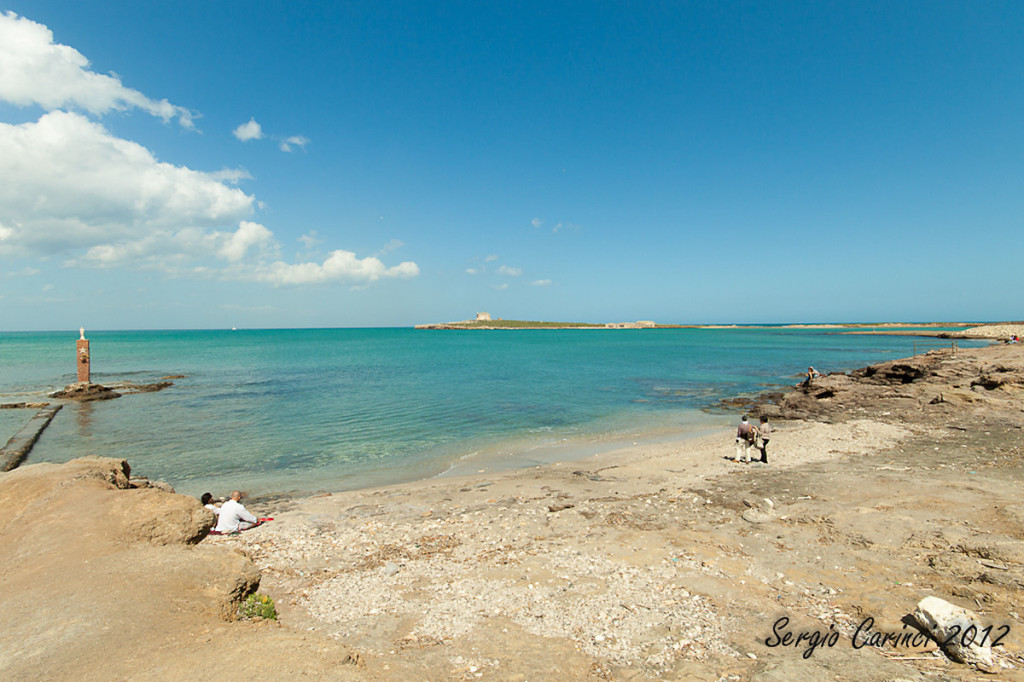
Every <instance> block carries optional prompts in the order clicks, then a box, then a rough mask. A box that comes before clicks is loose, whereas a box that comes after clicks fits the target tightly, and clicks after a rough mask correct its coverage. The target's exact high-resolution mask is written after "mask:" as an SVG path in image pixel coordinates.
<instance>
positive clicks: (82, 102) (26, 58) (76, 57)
mask: <svg viewBox="0 0 1024 682" xmlns="http://www.w3.org/2000/svg"><path fill="white" fill-rule="evenodd" d="M0 100H4V101H6V102H10V103H11V104H15V105H18V106H31V105H37V106H40V107H42V108H43V109H46V110H47V111H52V110H54V109H60V108H72V109H82V110H84V111H87V112H89V113H91V114H93V115H97V116H98V115H103V114H106V113H108V112H110V111H124V110H127V109H141V110H142V111H145V112H147V113H149V114H151V115H153V116H157V117H159V118H161V119H163V120H164V121H169V120H171V119H175V118H176V119H178V122H179V123H180V124H181V125H182V126H184V127H186V128H191V127H192V126H193V123H192V113H191V112H190V111H189V110H188V109H185V108H184V107H179V106H175V105H173V104H171V103H170V102H168V101H167V100H166V99H164V100H159V101H158V100H153V99H150V98H149V97H146V96H145V95H143V94H142V93H141V92H139V91H137V90H133V89H131V88H126V87H125V86H124V85H123V84H122V83H121V80H120V79H119V78H118V77H117V76H115V75H104V74H99V73H95V72H93V71H91V70H89V60H88V59H86V58H85V57H84V56H83V55H82V53H80V52H79V51H78V50H76V49H74V48H72V47H68V46H67V45H61V44H59V43H55V42H54V40H53V33H52V32H51V31H50V29H48V28H47V27H46V26H44V25H42V24H37V23H36V22H34V21H31V20H29V19H26V18H24V17H20V16H18V15H17V14H15V13H14V12H2V13H0Z"/></svg>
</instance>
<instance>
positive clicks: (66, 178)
mask: <svg viewBox="0 0 1024 682" xmlns="http://www.w3.org/2000/svg"><path fill="white" fill-rule="evenodd" d="M88 66H89V62H88V60H86V59H85V57H83V56H82V55H81V54H80V53H78V52H77V51H76V50H74V49H72V48H70V47H67V46H64V45H58V44H56V43H54V42H53V35H52V33H51V32H50V31H49V29H47V28H46V27H45V26H43V25H41V24H37V23H35V22H32V21H29V20H27V19H23V18H20V17H18V16H17V15H15V14H13V13H11V12H6V13H0V101H6V102H10V103H13V104H16V105H20V106H25V105H38V106H41V107H43V108H45V109H47V110H48V111H47V113H44V114H43V115H42V116H40V118H39V119H38V120H37V121H33V122H28V123H22V124H18V125H12V124H7V123H3V122H0V256H4V255H6V256H21V257H35V258H39V259H44V260H45V259H48V258H51V257H55V256H62V257H63V258H64V260H63V263H64V265H65V266H68V267H95V268H117V267H130V268H149V269H156V270H161V271H163V272H166V273H171V274H174V275H179V276H186V275H188V276H199V277H209V278H219V279H230V280H244V281H263V282H268V283H271V284H274V285H282V284H291V285H298V284H309V283H325V282H334V281H342V282H352V283H355V284H366V283H369V282H373V281H376V280H379V279H383V278H407V277H414V276H416V275H418V274H419V268H418V266H417V265H416V264H415V263H413V262H411V261H407V262H403V263H400V264H399V265H396V266H393V267H388V266H387V265H385V264H384V263H383V262H381V260H380V259H379V258H377V257H373V256H371V257H367V258H358V257H357V256H356V255H355V254H354V253H352V252H349V251H343V250H335V251H332V252H331V253H330V254H329V255H328V256H327V257H326V259H325V260H324V261H323V262H322V263H318V262H301V263H297V264H289V263H285V262H283V261H281V260H280V250H281V247H280V244H279V243H278V242H277V240H276V239H275V237H274V234H273V232H272V231H271V230H270V229H268V228H267V227H265V226H263V225H261V224H259V223H257V222H253V221H252V220H250V218H251V216H252V214H253V213H254V212H255V210H256V209H257V208H259V207H260V204H259V202H257V201H256V199H255V198H254V197H253V196H251V195H249V194H246V193H245V192H244V191H242V190H241V189H239V188H238V187H237V184H238V182H239V181H240V180H242V179H246V178H249V177H250V176H249V174H248V173H247V172H246V171H244V170H220V171H215V172H212V173H207V172H203V171H198V170H193V169H191V168H188V167H186V166H176V165H173V164H170V163H165V162H161V161H159V160H158V159H157V158H156V157H155V156H154V155H153V154H152V153H151V152H150V151H149V150H148V149H147V148H146V147H144V146H142V145H141V144H138V143H136V142H132V141H129V140H125V139H122V138H118V137H116V136H114V135H112V134H111V133H110V132H109V131H108V130H107V129H106V128H105V127H104V126H103V125H101V124H100V123H98V122H95V121H93V120H91V119H90V118H87V117H86V116H85V115H83V113H81V112H83V111H84V112H87V113H89V114H93V115H97V116H98V115H102V114H105V113H107V112H110V111H117V110H125V109H129V108H133V107H134V108H140V109H142V110H144V111H147V112H149V113H151V114H153V115H154V116H158V117H161V118H163V119H164V120H170V119H172V118H178V119H179V120H180V122H181V123H182V125H186V126H190V125H191V114H189V112H188V111H187V110H185V109H182V108H181V107H176V106H173V105H171V104H169V103H168V102H166V101H161V102H157V101H154V100H151V99H149V98H147V97H145V96H144V95H142V94H141V93H139V92H137V91H135V90H131V89H128V88H125V87H124V86H123V85H121V82H120V81H119V80H118V79H117V78H116V77H114V76H103V75H99V74H95V73H92V72H91V71H89V70H88ZM71 110H79V111H71ZM235 134H236V136H237V137H239V139H256V138H257V137H259V136H262V131H261V129H260V127H259V124H258V123H256V121H255V120H254V119H250V122H249V123H248V124H243V125H242V126H239V128H237V129H236V131H235ZM247 136H248V137H247ZM306 142H308V140H305V138H301V140H300V139H299V137H298V136H296V137H295V138H289V144H292V145H300V146H301V145H304V144H306ZM315 235H316V233H315V232H310V233H309V234H308V235H306V236H305V237H302V238H300V241H303V243H305V244H306V246H307V247H309V246H311V245H312V244H314V243H315V242H316V241H318V240H317V238H316V236H315ZM399 246H401V242H398V241H397V240H393V241H392V242H390V243H389V244H388V245H386V246H385V247H384V250H383V252H382V253H387V252H388V251H390V250H394V249H396V248H398V247H399ZM22 272H23V273H25V274H35V273H36V272H37V271H35V270H34V269H32V268H26V269H25V270H24V271H22Z"/></svg>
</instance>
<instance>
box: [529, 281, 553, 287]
mask: <svg viewBox="0 0 1024 682" xmlns="http://www.w3.org/2000/svg"><path fill="white" fill-rule="evenodd" d="M530 286H534V287H549V286H551V280H550V279H536V280H534V281H532V282H530Z"/></svg>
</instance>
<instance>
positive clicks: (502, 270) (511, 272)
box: [498, 265, 523, 277]
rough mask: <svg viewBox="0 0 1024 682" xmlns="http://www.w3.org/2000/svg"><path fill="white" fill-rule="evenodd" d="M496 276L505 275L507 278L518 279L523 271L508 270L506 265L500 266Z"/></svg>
mask: <svg viewBox="0 0 1024 682" xmlns="http://www.w3.org/2000/svg"><path fill="white" fill-rule="evenodd" d="M498 274H499V275H507V276H508V277H518V276H519V275H521V274H523V269H522V268H510V267H509V266H507V265H502V266H501V267H500V268H498Z"/></svg>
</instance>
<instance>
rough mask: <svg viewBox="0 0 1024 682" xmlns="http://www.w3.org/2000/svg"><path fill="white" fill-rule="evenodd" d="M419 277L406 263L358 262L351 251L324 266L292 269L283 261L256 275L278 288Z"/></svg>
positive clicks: (371, 259) (333, 255) (301, 265)
mask: <svg viewBox="0 0 1024 682" xmlns="http://www.w3.org/2000/svg"><path fill="white" fill-rule="evenodd" d="M418 274H420V269H419V267H418V266H417V265H416V264H415V263H413V262H411V261H406V262H404V263H400V264H398V265H396V266H394V267H391V268H389V267H387V266H385V265H384V263H382V262H381V261H380V260H379V259H377V258H374V257H372V256H371V257H368V258H362V259H360V258H356V255H355V254H354V253H352V252H351V251H343V250H340V249H339V250H337V251H332V252H331V254H330V255H329V256H328V257H327V260H325V261H324V262H323V263H322V264H318V263H296V264H294V265H290V264H288V263H282V262H280V261H278V262H275V263H271V264H270V265H269V266H267V267H266V268H264V269H261V270H259V271H258V272H257V274H256V279H258V280H260V281H262V282H269V283H271V284H274V285H275V286H280V285H295V284H321V283H324V282H331V281H348V282H352V283H354V284H363V283H367V282H374V281H377V280H378V279H381V278H382V277H383V278H398V279H405V278H408V277H415V276H416V275H418Z"/></svg>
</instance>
